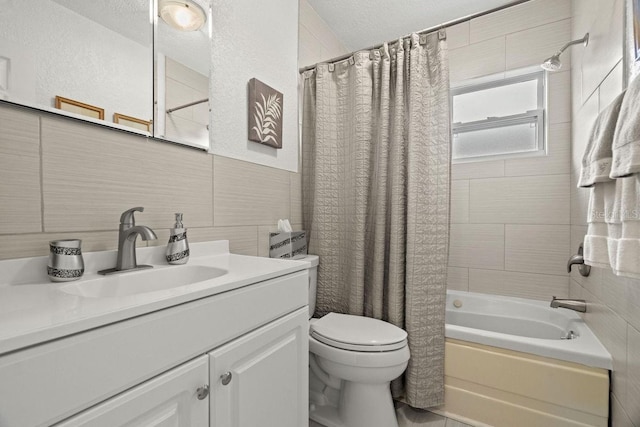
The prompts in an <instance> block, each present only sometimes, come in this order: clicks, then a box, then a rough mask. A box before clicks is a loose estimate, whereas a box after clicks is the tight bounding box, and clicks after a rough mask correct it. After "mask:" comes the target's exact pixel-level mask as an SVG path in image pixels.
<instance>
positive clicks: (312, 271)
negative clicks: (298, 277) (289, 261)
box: [293, 255, 320, 319]
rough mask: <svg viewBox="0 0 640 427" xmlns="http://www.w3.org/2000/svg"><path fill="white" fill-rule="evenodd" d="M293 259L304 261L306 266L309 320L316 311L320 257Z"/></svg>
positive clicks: (310, 256)
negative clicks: (307, 271) (307, 273)
mask: <svg viewBox="0 0 640 427" xmlns="http://www.w3.org/2000/svg"><path fill="white" fill-rule="evenodd" d="M293 259H295V260H296V261H304V262H306V263H307V264H308V267H307V268H308V270H309V319H311V317H313V313H314V312H315V311H316V289H317V287H318V264H319V263H320V257H318V255H300V256H296V257H294V258H293Z"/></svg>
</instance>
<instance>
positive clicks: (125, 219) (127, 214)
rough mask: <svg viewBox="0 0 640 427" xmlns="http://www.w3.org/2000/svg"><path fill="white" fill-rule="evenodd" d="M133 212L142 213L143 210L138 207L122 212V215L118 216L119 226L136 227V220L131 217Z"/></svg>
mask: <svg viewBox="0 0 640 427" xmlns="http://www.w3.org/2000/svg"><path fill="white" fill-rule="evenodd" d="M134 212H144V208H143V207H142V206H138V207H136V208H131V209H128V210H126V211H124V212H122V215H120V225H130V226H132V227H133V226H134V225H136V219H135V218H134V217H133V213H134Z"/></svg>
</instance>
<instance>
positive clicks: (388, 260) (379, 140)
mask: <svg viewBox="0 0 640 427" xmlns="http://www.w3.org/2000/svg"><path fill="white" fill-rule="evenodd" d="M303 79H304V94H303V120H302V152H303V178H302V179H303V221H304V227H305V229H306V230H308V233H309V253H314V254H317V255H319V256H320V266H319V270H318V293H317V311H316V314H318V315H323V314H325V313H328V312H332V311H333V312H341V313H349V314H356V315H365V316H369V317H374V318H377V319H382V320H385V321H388V322H390V323H392V324H394V325H396V326H399V327H401V328H403V329H405V330H406V331H407V333H408V337H409V338H408V341H409V349H410V351H411V359H410V361H409V366H408V368H407V371H406V372H405V375H404V378H403V380H404V381H403V380H399V381H395V382H394V384H393V387H392V389H393V392H394V396H397V397H398V396H400V395H401V394H403V395H404V400H405V401H406V402H407V403H409V404H410V405H411V406H414V407H418V408H428V407H432V406H435V405H439V404H441V403H443V400H444V384H443V383H444V309H445V298H446V277H447V257H448V248H449V181H450V177H449V165H450V154H449V151H450V149H449V147H450V125H449V120H450V119H449V70H448V62H447V50H446V40H445V33H444V30H441V31H439V32H436V33H431V34H428V35H417V34H412V35H411V36H410V37H407V38H406V39H402V40H399V41H398V42H397V43H392V44H390V45H389V44H385V45H384V46H383V47H382V48H380V49H375V50H372V51H361V52H357V53H355V54H354V55H353V56H352V57H350V58H349V59H347V60H344V61H342V62H338V63H335V64H319V65H317V66H316V68H315V69H314V70H310V71H307V72H305V73H303Z"/></svg>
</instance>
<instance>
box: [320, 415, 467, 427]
mask: <svg viewBox="0 0 640 427" xmlns="http://www.w3.org/2000/svg"><path fill="white" fill-rule="evenodd" d="M398 424H399V427H472V426H470V425H469V424H465V423H461V422H460V421H456V420H452V419H451V418H446V417H443V416H441V415H438V414H434V413H433V412H428V411H420V412H419V413H417V412H414V411H412V412H411V415H409V414H405V413H403V412H400V411H398ZM309 427H325V426H323V425H322V424H318V423H317V422H315V421H313V420H309Z"/></svg>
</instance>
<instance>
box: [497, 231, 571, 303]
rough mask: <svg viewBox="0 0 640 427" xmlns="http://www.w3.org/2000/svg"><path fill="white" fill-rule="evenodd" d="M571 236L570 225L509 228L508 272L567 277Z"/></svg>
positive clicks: (506, 239)
mask: <svg viewBox="0 0 640 427" xmlns="http://www.w3.org/2000/svg"><path fill="white" fill-rule="evenodd" d="M570 233H571V230H570V226H569V225H512V224H507V225H506V226H505V270H511V271H522V272H530V273H540V274H555V275H559V276H565V277H566V276H567V270H566V268H567V259H568V258H569V255H570V248H569V243H570V239H571V235H570ZM566 283H568V282H566ZM566 292H567V291H566V290H565V293H566Z"/></svg>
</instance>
